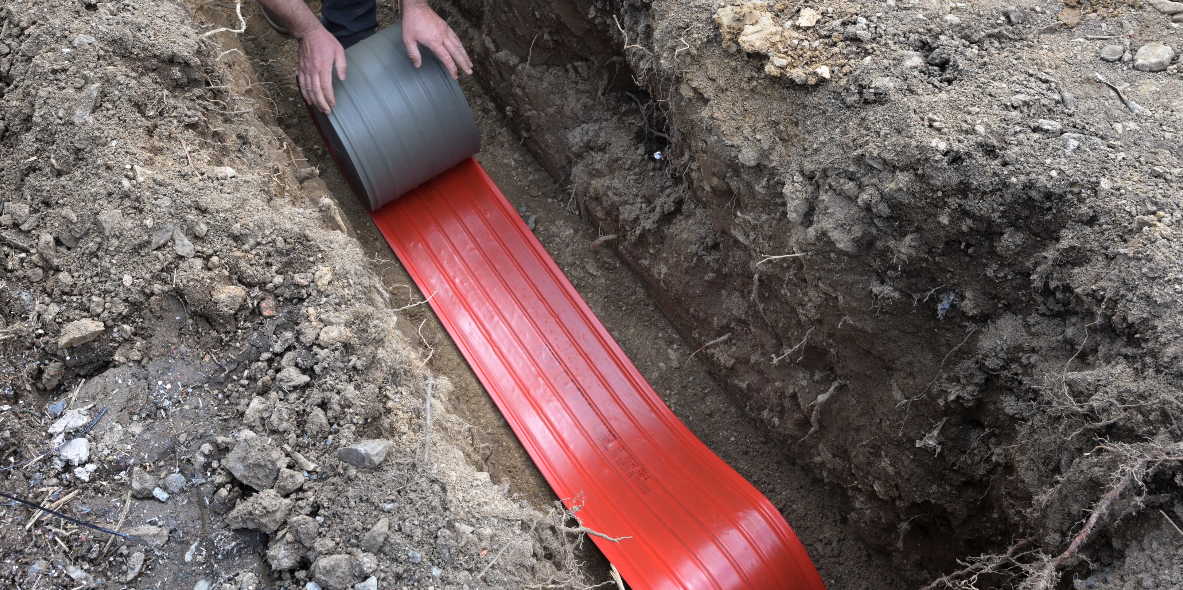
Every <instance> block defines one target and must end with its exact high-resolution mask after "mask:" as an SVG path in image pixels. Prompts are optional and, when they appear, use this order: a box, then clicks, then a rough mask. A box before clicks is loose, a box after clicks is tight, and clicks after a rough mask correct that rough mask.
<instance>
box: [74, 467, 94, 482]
mask: <svg viewBox="0 0 1183 590" xmlns="http://www.w3.org/2000/svg"><path fill="white" fill-rule="evenodd" d="M74 477H77V478H78V481H81V482H88V481H90V472H89V471H87V470H86V468H85V467H75V468H74Z"/></svg>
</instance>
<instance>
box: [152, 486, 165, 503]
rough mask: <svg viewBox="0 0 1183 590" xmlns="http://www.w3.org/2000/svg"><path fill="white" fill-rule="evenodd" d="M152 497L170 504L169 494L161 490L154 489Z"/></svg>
mask: <svg viewBox="0 0 1183 590" xmlns="http://www.w3.org/2000/svg"><path fill="white" fill-rule="evenodd" d="M152 497H153V498H156V499H157V500H160V501H161V502H168V492H166V491H164V490H162V489H160V488H154V489H153V490H152Z"/></svg>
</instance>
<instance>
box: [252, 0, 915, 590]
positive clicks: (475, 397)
mask: <svg viewBox="0 0 1183 590" xmlns="http://www.w3.org/2000/svg"><path fill="white" fill-rule="evenodd" d="M314 8H315V7H314ZM379 20H380V22H382V23H384V24H385V23H390V22H392V21H393V20H394V18H393V16H392V14H391V11H390V8H389V7H387V6H380V14H379ZM250 25H251V26H249V27H248V32H247V34H246V35H245V36H244V38H243V39H242V41H243V43H244V46H245V47H246V49H247V52H248V54H249V57H250V59H251V61H252V63H253V65H254V68H255V73H256V75H257V76H258V78H259V80H260V82H261V83H262V84H263V85H264V87H265V88H266V90H267V93H268V94H269V96H270V97H271V99H272V100H273V101H274V103H273V105H272V107H273V110H274V111H275V114H276V116H277V119H278V120H279V121H280V123H281V125H282V126H283V128H284V129H285V131H286V132H287V134H288V135H289V136H290V137H291V138H292V139H293V140H294V141H295V142H296V144H297V145H298V146H299V147H300V148H301V149H302V150H303V152H304V156H305V157H306V158H307V159H308V165H311V166H315V167H317V168H319V170H320V177H321V179H323V180H324V181H325V183H326V185H327V186H328V188H329V190H330V191H331V192H332V196H333V197H334V198H336V200H337V202H338V203H339V205H340V207H341V210H342V212H343V213H344V214H345V215H346V216H347V217H348V220H349V223H350V224H351V225H352V228H353V230H354V231H355V232H356V233H357V238H358V240H359V242H360V243H361V245H362V249H363V250H364V251H365V253H366V256H367V258H369V259H370V261H371V262H372V264H373V268H374V270H375V271H376V272H377V273H378V274H379V276H381V278H382V280H383V281H384V283H385V285H386V288H387V291H388V293H389V294H390V297H391V303H392V305H395V306H398V307H401V306H403V305H407V304H409V303H414V302H418V301H422V297H423V295H422V294H421V293H419V291H418V289H416V288H415V287H414V283H413V282H412V280H411V278H410V276H409V275H408V274H407V272H406V270H405V269H404V268H403V266H402V265H401V264H400V263H399V262H398V260H397V259H396V258H395V256H394V254H393V252H391V250H390V247H389V246H388V245H387V243H386V242H385V240H384V239H383V238H382V236H381V234H380V233H379V232H378V230H377V228H376V227H375V226H374V225H373V222H372V221H371V220H370V217H369V214H368V213H367V212H366V210H365V209H364V208H363V207H362V206H361V204H360V203H359V202H358V200H357V199H356V197H355V196H354V195H353V194H352V192H351V191H350V189H349V187H348V186H347V185H346V184H345V181H344V178H343V177H342V176H341V174H340V173H339V171H338V170H337V168H336V166H335V164H334V163H333V161H332V159H331V158H330V157H329V156H328V153H327V151H326V150H324V149H323V147H322V143H321V139H320V136H319V135H318V134H317V132H316V130H315V128H314V127H313V125H312V123H311V120H310V119H309V118H308V116H307V113H306V111H305V107H304V105H303V102H302V99H301V97H300V93H299V90H298V88H297V85H296V83H295V82H296V81H295V71H296V63H297V54H296V50H297V45H296V42H295V41H294V40H292V39H290V38H287V37H283V36H280V35H279V34H277V33H275V32H274V31H272V30H271V29H270V28H269V27H268V26H267V25H266V24H265V22H264V20H263V19H262V17H261V15H260V14H259V11H258V8H257V7H255V6H254V5H252V6H251V14H250ZM476 75H478V76H479V75H480V73H479V72H477V73H476ZM462 87H463V89H464V92H465V94H466V96H467V97H468V101H469V104H470V106H471V107H472V109H473V113H474V116H475V117H476V118H477V122H478V127H479V128H480V132H481V139H482V146H483V148H482V151H481V153H480V154H478V155H477V160H478V161H479V162H480V163H481V165H482V166H483V167H484V168H485V170H486V171H487V172H488V173H489V175H490V176H491V177H492V178H493V180H494V181H495V182H496V183H497V186H498V187H500V189H501V190H502V192H504V194H505V196H506V197H507V198H508V199H509V200H510V202H511V203H513V205H514V207H515V208H517V209H518V210H519V211H520V212H522V213H523V217H525V218H527V220H531V219H532V220H533V230H534V233H535V235H536V236H537V237H538V239H539V240H540V241H541V242H542V244H543V246H545V247H546V249H547V251H548V252H549V253H550V254H551V256H552V257H553V258H554V260H555V262H556V263H558V266H559V267H560V268H561V269H562V270H563V272H564V273H565V274H566V275H567V277H568V278H569V279H570V280H571V282H572V283H573V284H574V285H575V287H576V288H577V289H578V291H579V292H580V294H581V295H582V296H583V298H584V299H585V300H586V301H587V303H588V305H589V306H590V307H591V309H592V310H593V311H594V312H595V313H596V315H597V316H598V317H599V319H600V321H601V322H603V323H604V325H605V327H607V329H608V331H609V332H610V333H611V334H612V336H613V337H614V338H615V339H616V340H617V342H619V343H620V345H621V347H622V348H623V349H624V351H625V352H626V353H627V354H628V356H629V358H630V359H632V361H633V362H634V363H635V364H636V366H637V368H638V369H639V370H640V371H641V373H642V374H643V375H644V376H645V378H646V379H647V380H648V382H649V383H650V384H651V385H652V386H653V388H654V389H655V390H656V391H657V393H658V394H659V395H660V396H661V398H662V399H663V400H664V401H665V403H666V404H667V405H669V407H670V408H671V409H672V410H673V412H674V413H675V414H676V415H677V416H678V418H679V419H681V420H682V421H683V422H684V423H685V424H686V425H687V426H688V427H689V428H690V430H691V431H692V432H694V434H695V435H696V436H698V437H699V438H700V439H701V440H702V441H703V442H704V443H706V445H707V446H708V447H710V448H711V450H713V451H714V452H715V453H717V454H718V455H719V456H720V457H722V458H723V460H725V461H727V463H729V464H730V465H731V466H732V467H733V468H735V469H736V470H737V471H738V472H739V473H740V474H741V475H743V476H744V477H745V478H747V479H748V480H749V481H750V482H752V484H754V485H755V486H756V487H757V488H758V489H759V490H760V491H761V492H762V493H763V494H764V495H765V496H767V497H768V499H769V500H771V501H772V503H773V504H774V505H776V506H777V508H779V509H780V510H781V513H782V514H784V516H785V518H786V519H787V520H788V522H789V524H790V525H792V527H793V530H794V531H795V532H796V533H797V535H798V537H799V538H800V539H801V541H802V542H803V543H804V545H805V547H806V548H807V549H808V551H809V554H810V556H811V557H812V559H813V561H814V563H815V564H816V565H817V567H818V570H819V572H820V573H821V575H822V578H823V580H824V581H825V583H826V585H827V587H828V588H830V589H831V590H840V589H844V588H869V589H884V590H888V589H895V588H904V587H906V584H905V582H904V581H903V579H902V578H900V577H899V576H898V574H896V572H895V571H894V568H893V567H892V560H893V556H892V555H890V554H886V553H883V552H880V551H876V550H873V549H871V548H869V547H867V546H866V545H865V544H864V543H863V542H862V541H861V540H860V539H858V538H857V536H856V533H855V532H854V530H853V527H851V526H848V525H847V523H846V519H845V516H844V515H845V513H846V512H848V508H847V507H846V506H844V502H845V494H844V493H842V492H841V490H837V489H834V488H832V487H831V486H830V485H827V484H825V483H822V482H819V481H817V480H815V479H813V478H811V477H810V476H809V475H807V474H806V473H805V471H804V470H803V469H801V468H800V467H799V466H798V465H796V464H795V463H794V462H793V461H792V460H791V459H790V458H789V457H788V455H787V453H785V452H783V450H782V449H784V448H785V447H784V445H786V444H791V443H786V442H784V441H779V440H775V439H772V438H771V437H769V436H767V435H766V434H765V433H764V432H763V431H762V430H761V429H760V427H759V426H758V425H757V424H756V423H755V422H754V421H753V420H751V419H749V418H748V417H747V416H745V415H744V413H743V412H742V411H741V410H740V409H739V408H737V407H736V406H735V404H734V403H733V400H732V399H731V398H730V397H728V396H727V394H725V392H724V391H723V389H722V388H721V387H720V386H719V385H718V384H717V383H716V382H715V381H714V380H713V379H712V378H711V377H710V376H709V375H708V374H707V372H706V371H705V369H704V366H703V365H702V364H701V363H700V362H699V361H698V360H696V359H694V358H689V357H690V354H691V352H692V349H689V348H688V346H687V344H686V343H685V342H684V341H682V339H681V338H680V337H679V336H678V334H677V332H675V331H674V329H673V327H672V326H671V324H670V323H669V322H668V321H667V320H666V319H665V317H664V316H663V315H662V314H661V312H659V311H658V310H657V308H656V306H655V304H654V300H653V298H652V297H651V296H650V294H649V293H648V292H647V290H646V288H645V287H644V285H643V283H642V282H641V281H640V280H639V279H638V278H637V277H636V276H634V275H633V273H632V271H631V270H629V268H628V267H627V266H626V265H624V264H623V263H622V262H621V261H620V260H619V259H618V258H617V257H616V255H615V254H613V253H612V252H611V249H610V248H600V249H593V248H592V247H591V243H592V241H593V240H595V239H596V238H597V237H598V232H597V230H596V228H594V227H592V226H591V225H590V224H589V223H588V222H587V221H585V220H582V219H580V218H579V216H578V212H577V211H576V210H575V208H574V207H571V206H569V205H570V199H569V195H568V194H567V193H566V192H565V190H564V189H563V187H560V186H559V185H558V184H557V183H556V182H555V181H554V179H552V178H551V177H550V176H549V175H548V174H547V172H546V171H545V169H544V168H543V167H542V166H541V165H540V164H539V163H538V162H537V161H536V160H535V159H534V157H533V156H532V155H531V154H530V153H529V152H528V151H527V150H526V148H525V147H523V146H522V145H521V142H520V141H519V139H518V138H517V137H516V136H515V135H514V133H513V132H512V131H511V130H510V129H509V127H508V126H507V125H506V123H505V121H504V118H503V117H502V115H501V114H500V113H499V112H498V111H497V109H496V108H495V107H494V106H493V103H492V101H491V100H490V99H489V97H488V96H487V95H486V93H485V91H484V90H483V89H482V88H481V86H480V85H479V84H478V83H477V81H476V80H473V79H471V78H466V79H464V80H462ZM400 313H403V314H404V316H405V317H406V319H407V320H409V321H407V322H402V323H400V325H401V326H402V327H403V330H404V331H406V332H407V333H408V336H410V337H411V339H412V341H416V340H418V339H419V334H418V333H416V332H421V333H422V336H423V338H424V339H425V340H426V342H427V343H428V344H429V345H430V346H431V347H432V348H433V349H434V350H433V351H432V353H431V354H432V356H431V359H430V362H429V364H430V366H431V369H432V370H433V371H434V372H435V373H436V374H439V375H444V376H446V377H447V378H448V379H450V380H451V382H452V384H453V386H454V387H455V390H454V393H453V395H452V397H453V399H454V400H456V402H457V407H454V408H453V411H454V412H456V413H457V414H458V415H459V416H460V417H461V418H462V419H463V420H465V421H467V422H468V423H469V424H471V425H472V426H473V428H472V432H473V434H472V436H473V440H471V441H464V444H462V445H461V446H467V447H468V450H469V452H468V455H469V459H470V460H471V461H473V462H474V464H476V466H477V467H478V468H479V469H482V470H485V471H488V472H489V474H490V475H491V477H492V479H493V481H494V482H495V483H499V484H500V483H505V484H508V486H509V491H510V493H511V495H516V496H520V497H521V498H523V499H525V500H527V501H528V502H530V504H532V505H533V506H534V507H536V508H538V509H540V510H546V509H548V508H550V507H551V506H552V502H554V501H555V500H556V499H557V497H556V496H555V494H554V492H553V491H551V489H550V487H549V486H548V485H547V483H546V481H545V480H544V479H543V477H542V474H541V473H540V472H539V471H538V469H537V468H536V467H535V466H534V464H533V462H531V460H530V458H529V456H528V455H527V454H526V451H525V449H524V448H523V447H522V446H521V444H520V443H519V442H518V440H517V438H516V437H515V435H514V433H513V431H512V430H511V429H510V427H509V425H508V423H507V422H506V421H505V420H504V418H502V416H501V414H500V412H499V411H498V409H497V407H496V406H495V405H494V404H493V401H492V400H491V399H490V398H489V396H488V394H487V393H486V392H485V390H484V388H483V387H482V386H481V384H480V383H479V381H478V380H477V378H476V375H475V374H474V373H473V372H472V370H471V369H470V368H469V367H468V365H467V363H466V362H465V360H464V358H463V356H462V355H461V354H460V351H459V350H458V349H457V348H456V346H455V345H454V344H453V343H452V341H451V339H450V338H449V337H448V335H447V333H446V332H445V331H444V329H443V327H442V325H441V324H440V323H439V322H438V320H437V319H436V318H435V316H434V314H432V313H431V311H430V309H429V308H428V307H427V306H418V307H414V308H410V309H407V310H405V311H403V312H400ZM420 326H422V327H421V330H420ZM585 546H586V547H593V545H592V544H590V543H588V544H585ZM590 551H591V552H592V554H589V555H584V556H582V559H583V560H584V561H586V562H587V567H588V569H589V572H588V573H589V574H590V575H591V576H592V577H593V578H594V579H604V578H606V575H604V572H605V571H606V569H607V565H606V562H605V561H604V560H603V557H602V556H600V555H599V554H598V552H597V551H595V550H594V549H591V550H590Z"/></svg>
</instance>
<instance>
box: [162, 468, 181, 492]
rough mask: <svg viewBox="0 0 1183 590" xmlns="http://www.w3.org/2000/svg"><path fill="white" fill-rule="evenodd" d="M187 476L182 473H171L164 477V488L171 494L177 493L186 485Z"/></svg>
mask: <svg viewBox="0 0 1183 590" xmlns="http://www.w3.org/2000/svg"><path fill="white" fill-rule="evenodd" d="M185 483H186V481H185V476H184V475H181V474H180V473H170V474H168V475H167V476H165V478H164V489H165V490H166V491H168V493H170V494H175V493H177V492H179V491H181V488H184V487H185Z"/></svg>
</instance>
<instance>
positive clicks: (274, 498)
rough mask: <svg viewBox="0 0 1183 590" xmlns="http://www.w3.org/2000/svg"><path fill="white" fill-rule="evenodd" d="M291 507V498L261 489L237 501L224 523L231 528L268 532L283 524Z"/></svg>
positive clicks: (272, 531)
mask: <svg viewBox="0 0 1183 590" xmlns="http://www.w3.org/2000/svg"><path fill="white" fill-rule="evenodd" d="M291 509H292V501H291V500H288V499H287V498H284V497H283V496H280V495H279V494H278V493H277V492H276V491H275V490H263V491H261V492H259V493H257V494H255V495H253V496H251V497H250V498H247V499H246V500H244V501H242V502H239V504H238V506H235V507H234V510H231V511H230V514H227V515H226V524H227V525H229V526H230V528H233V529H252V530H256V531H261V532H264V533H268V534H270V533H274V532H275V531H276V530H278V529H279V527H280V526H281V525H283V523H284V521H285V520H287V517H288V512H289V511H291Z"/></svg>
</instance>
